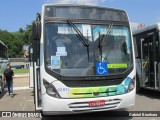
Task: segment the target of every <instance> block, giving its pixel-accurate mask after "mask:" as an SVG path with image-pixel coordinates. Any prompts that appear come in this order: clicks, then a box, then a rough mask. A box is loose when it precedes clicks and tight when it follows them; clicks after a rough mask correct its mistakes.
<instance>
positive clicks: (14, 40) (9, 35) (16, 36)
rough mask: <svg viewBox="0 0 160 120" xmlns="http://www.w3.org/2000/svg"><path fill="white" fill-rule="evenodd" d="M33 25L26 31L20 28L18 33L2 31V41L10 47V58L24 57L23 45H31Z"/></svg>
mask: <svg viewBox="0 0 160 120" xmlns="http://www.w3.org/2000/svg"><path fill="white" fill-rule="evenodd" d="M31 28H32V25H31V24H30V25H26V29H25V30H23V29H22V28H19V30H18V31H17V32H8V31H6V30H1V29H0V40H1V41H3V42H4V43H5V44H6V45H7V47H8V57H13V58H16V57H22V56H23V50H22V48H23V45H30V44H31V32H32V30H31Z"/></svg>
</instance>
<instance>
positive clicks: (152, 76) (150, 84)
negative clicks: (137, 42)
mask: <svg viewBox="0 0 160 120" xmlns="http://www.w3.org/2000/svg"><path fill="white" fill-rule="evenodd" d="M157 52H158V41H156V37H155V36H150V37H147V38H143V39H141V65H142V68H141V70H142V71H141V72H142V76H141V78H142V85H143V87H147V88H151V89H157Z"/></svg>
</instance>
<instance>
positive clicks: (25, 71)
mask: <svg viewBox="0 0 160 120" xmlns="http://www.w3.org/2000/svg"><path fill="white" fill-rule="evenodd" d="M12 70H13V72H14V74H24V73H29V69H28V68H24V69H12Z"/></svg>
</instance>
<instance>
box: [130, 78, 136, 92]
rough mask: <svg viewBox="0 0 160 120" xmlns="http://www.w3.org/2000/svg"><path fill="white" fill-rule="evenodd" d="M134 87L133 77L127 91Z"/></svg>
mask: <svg viewBox="0 0 160 120" xmlns="http://www.w3.org/2000/svg"><path fill="white" fill-rule="evenodd" d="M134 88H135V77H134V78H133V79H131V82H130V84H129V86H128V92H130V91H132V90H133V89H134Z"/></svg>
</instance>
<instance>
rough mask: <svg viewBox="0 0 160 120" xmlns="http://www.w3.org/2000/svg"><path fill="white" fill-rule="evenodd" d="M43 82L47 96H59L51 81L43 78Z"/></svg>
mask: <svg viewBox="0 0 160 120" xmlns="http://www.w3.org/2000/svg"><path fill="white" fill-rule="evenodd" d="M43 84H44V86H45V88H46V93H47V94H48V95H49V96H52V97H55V98H60V95H59V94H58V92H57V90H56V88H55V87H54V86H53V85H52V84H51V83H48V82H47V81H46V80H44V79H43Z"/></svg>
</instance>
